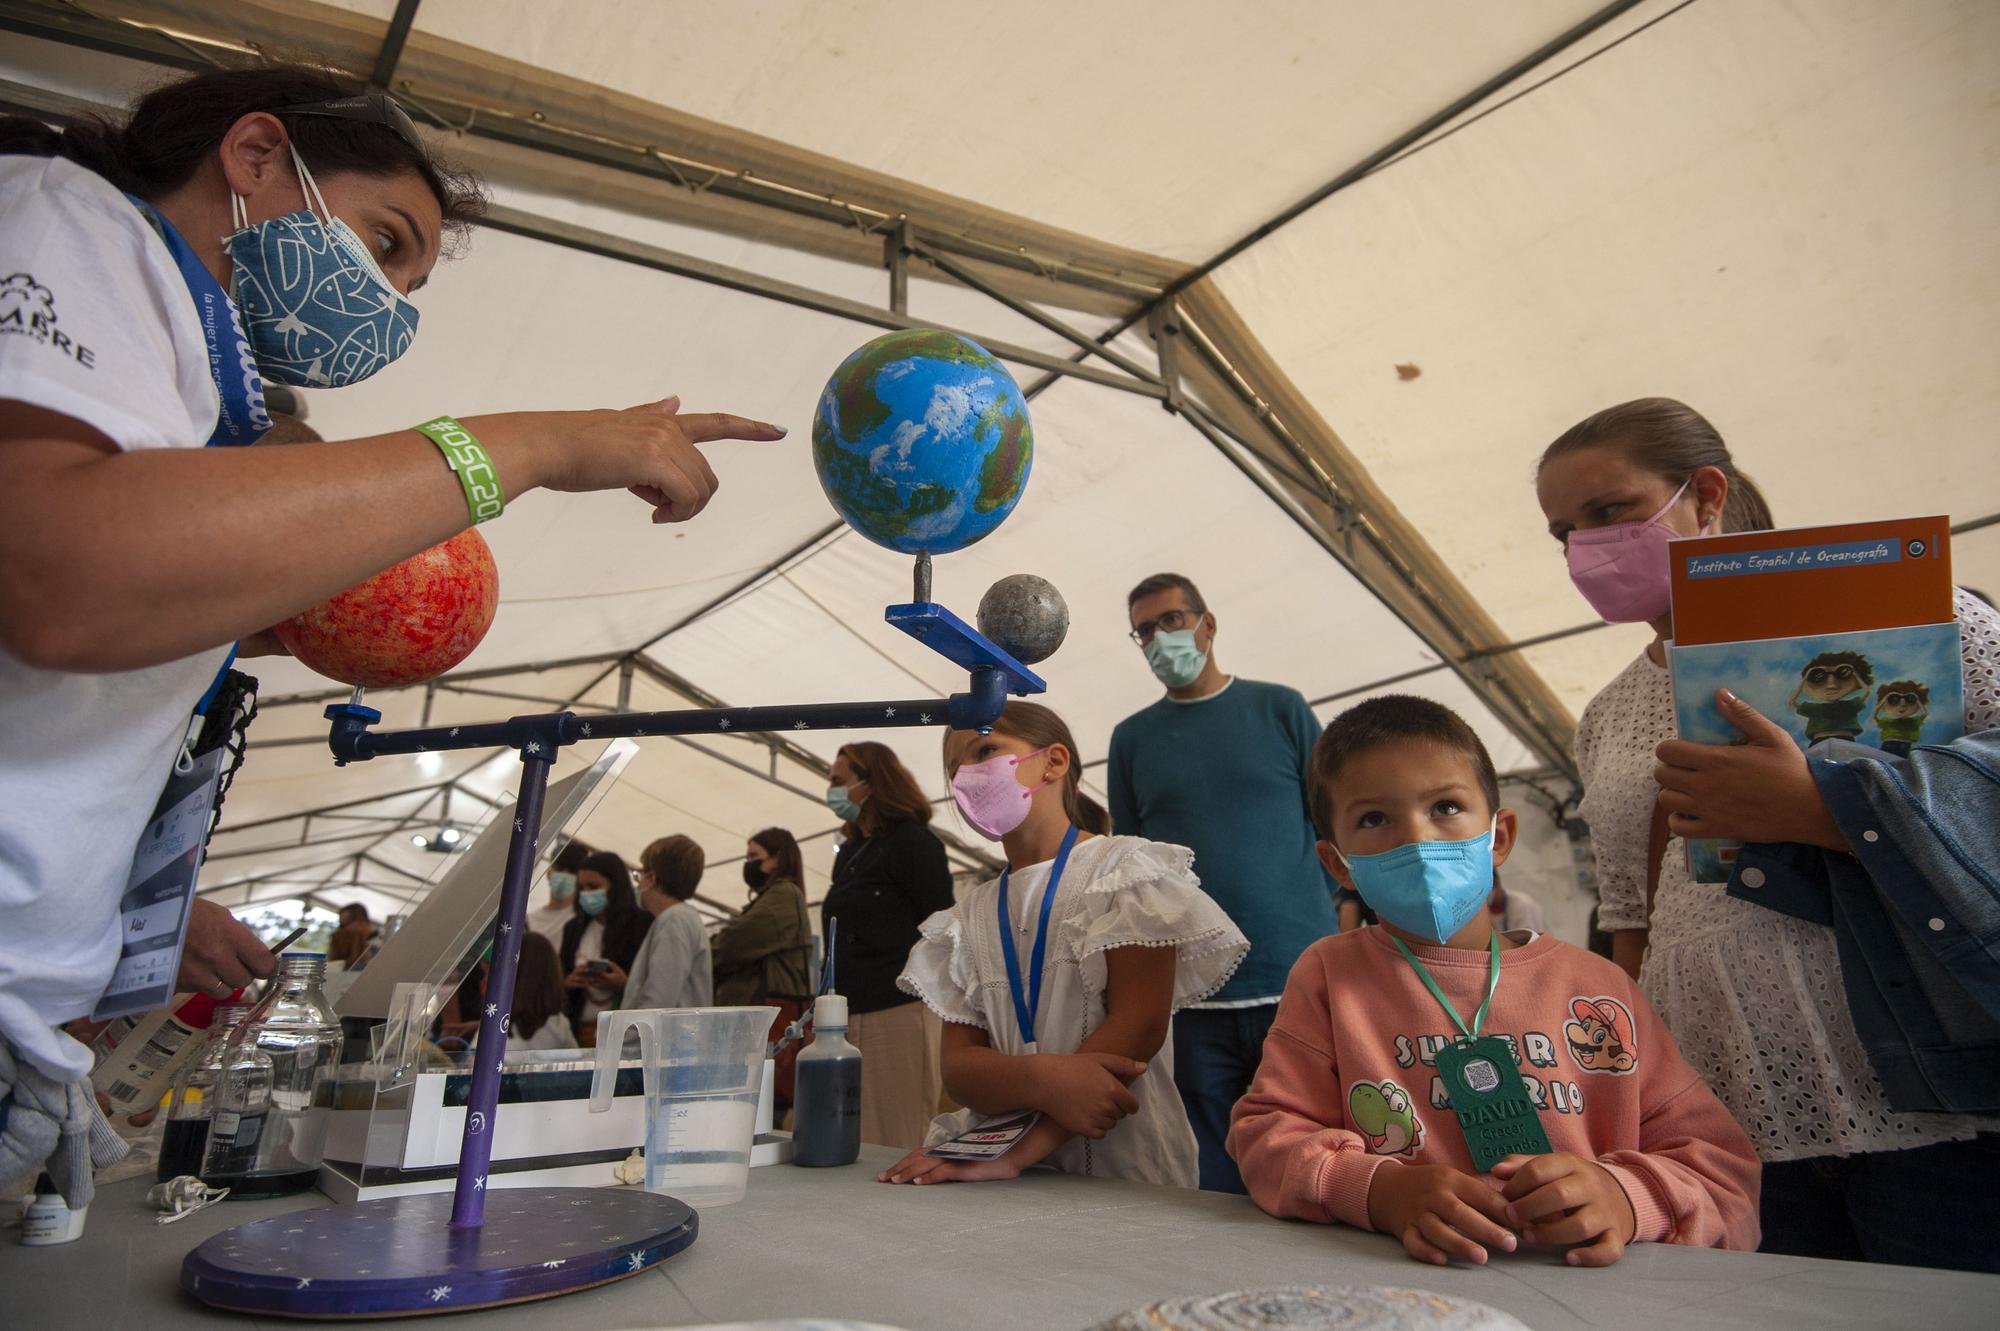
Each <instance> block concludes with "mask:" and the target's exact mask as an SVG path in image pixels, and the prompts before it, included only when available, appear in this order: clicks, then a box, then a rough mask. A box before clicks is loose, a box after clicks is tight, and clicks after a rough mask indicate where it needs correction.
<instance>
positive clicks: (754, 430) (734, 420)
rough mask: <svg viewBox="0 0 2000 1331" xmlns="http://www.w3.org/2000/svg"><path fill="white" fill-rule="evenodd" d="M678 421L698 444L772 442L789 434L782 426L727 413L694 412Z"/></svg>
mask: <svg viewBox="0 0 2000 1331" xmlns="http://www.w3.org/2000/svg"><path fill="white" fill-rule="evenodd" d="M675 419H677V420H678V421H679V422H680V425H681V429H683V430H685V431H686V432H687V437H688V438H690V439H692V440H694V441H695V442H696V443H698V444H705V443H708V442H710V441H712V440H716V439H749V440H755V441H759V442H765V443H768V442H771V441H774V440H778V439H783V438H784V437H785V435H786V434H787V433H788V431H786V429H785V427H784V426H782V425H772V424H770V423H769V422H767V421H753V420H751V419H750V418H749V417H747V416H731V415H729V414H727V413H726V412H718V411H694V412H682V413H681V414H680V415H679V416H677V417H676V418H675Z"/></svg>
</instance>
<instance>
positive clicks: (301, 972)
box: [202, 952, 341, 1197]
mask: <svg viewBox="0 0 2000 1331" xmlns="http://www.w3.org/2000/svg"><path fill="white" fill-rule="evenodd" d="M325 979H326V955H325V954H324V953H321V952H289V953H286V954H285V956H284V957H282V958H281V959H280V960H279V962H278V973H277V975H276V976H274V977H273V978H272V981H271V988H270V991H269V992H268V993H266V994H265V996H264V998H263V999H262V1000H261V1001H260V1002H259V1003H258V1004H257V1006H256V1007H255V1008H254V1009H252V1011H251V1012H250V1015H249V1016H248V1017H246V1018H245V1019H244V1022H243V1027H242V1031H241V1033H240V1034H239V1035H238V1036H236V1037H235V1038H234V1039H232V1041H231V1043H232V1044H237V1043H238V1042H239V1041H240V1045H239V1047H238V1052H237V1053H236V1054H235V1055H227V1054H226V1055H225V1064H224V1068H223V1073H222V1079H221V1083H220V1091H219V1092H218V1096H217V1104H216V1112H215V1119H214V1125H213V1127H212V1128H211V1129H210V1133H209V1149H208V1152H207V1156H206V1161H207V1162H208V1163H209V1164H211V1165H214V1164H221V1165H224V1166H225V1167H226V1169H225V1172H231V1173H233V1174H234V1179H233V1181H230V1180H225V1179H224V1178H222V1177H219V1176H218V1177H216V1178H210V1177H209V1172H210V1171H209V1169H207V1168H204V1169H203V1171H202V1178H203V1181H204V1182H207V1183H209V1184H210V1185H211V1186H215V1187H228V1188H230V1189H232V1191H231V1194H230V1195H231V1196H232V1197H275V1196H279V1195H281V1194H284V1193H288V1192H298V1191H300V1190H302V1189H305V1188H309V1187H311V1186H312V1185H313V1182H314V1180H316V1179H317V1178H318V1177H319V1162H320V1157H321V1155H322V1154H323V1153H324V1152H325V1149H326V1132H327V1126H328V1123H329V1121H330V1119H331V1116H332V1114H333V1090H334V1085H333V1078H334V1072H335V1070H336V1068H337V1066H338V1064H339V1062H340V1043H341V1032H340V1018H339V1017H337V1016H335V1015H334V1011H333V1006H332V1005H331V1004H330V1003H328V1002H327V1001H326V994H325V993H324V992H323V991H322V990H321V988H320V986H321V984H322V983H323V982H324V981H325ZM244 1051H253V1052H254V1054H256V1055H259V1056H261V1059H262V1062H260V1061H259V1060H258V1058H254V1057H247V1056H245V1054H244ZM266 1065H268V1072H267V1071H265V1067H266ZM260 1087H261V1093H260ZM259 1112H262V1113H263V1114H264V1116H265V1121H264V1122H262V1123H261V1125H259V1126H257V1127H256V1128H255V1130H254V1140H253V1134H252V1133H251V1126H250V1125H251V1120H252V1119H253V1118H254V1117H255V1116H256V1115H257V1114H258V1113H259ZM228 1116H233V1121H232V1122H231V1124H230V1127H231V1133H230V1139H229V1145H228V1147H227V1148H226V1149H223V1150H221V1151H218V1143H219V1142H220V1141H221V1139H222V1138H223V1135H224V1120H225V1117H228ZM252 1151H254V1158H252V1157H251V1156H250V1155H249V1154H247V1153H249V1152H252Z"/></svg>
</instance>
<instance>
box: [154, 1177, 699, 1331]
mask: <svg viewBox="0 0 2000 1331" xmlns="http://www.w3.org/2000/svg"><path fill="white" fill-rule="evenodd" d="M450 1206H451V1198H450V1197H448V1196H446V1195H445V1194H443V1193H429V1194H426V1195H424V1196H421V1197H389V1198H385V1199H383V1200H381V1201H373V1202H362V1203H360V1204H358V1205H355V1206H330V1207H326V1208H323V1209H321V1210H317V1211H297V1212H293V1213H292V1214H290V1215H281V1216H273V1217H272V1218H271V1219H269V1220H259V1221H256V1222H254V1223H252V1224H248V1225H241V1226H238V1227H237V1228H235V1229H232V1230H229V1231H227V1232H225V1233H222V1234H218V1235H216V1236H215V1237H214V1238H212V1239H210V1240H209V1241H208V1242H206V1243H204V1244H202V1245H201V1246H200V1247H199V1248H196V1249H195V1250H194V1251H193V1252H191V1253H189V1254H188V1255H187V1259H186V1260H185V1261H184V1262H182V1263H181V1288H182V1289H184V1290H186V1291H187V1292H188V1293H189V1294H192V1295H193V1296H194V1297H195V1298H197V1299H200V1300H201V1301H202V1302H203V1303H206V1304H208V1305H210V1306H211V1307H215V1308H223V1309H227V1310H229V1311H232V1312H246V1313H265V1314H268V1315H271V1316H277V1317H310V1318H323V1317H391V1316H408V1315H411V1314H417V1313H436V1312H457V1311H460V1310H462V1309H466V1308H481V1307H488V1306H491V1305H493V1304H498V1303H519V1302H522V1301H524V1300H528V1299H546V1298H552V1297H554V1296H556V1295H558V1294H569V1293H573V1292H574V1291H576V1290H580V1289H588V1288H589V1287H591V1286H592V1285H602V1284H604V1283H605V1282H607V1281H611V1280H622V1279H624V1278H625V1277H627V1276H633V1275H637V1274H639V1273H640V1272H641V1271H644V1270H647V1269H649V1268H651V1267H653V1266H656V1265H658V1264H659V1263H660V1262H663V1261H665V1260H666V1259H667V1258H669V1257H671V1256H673V1255H674V1254H675V1253H677V1252H679V1251H680V1250H681V1249H683V1248H685V1247H687V1246H688V1245H689V1244H691V1243H693V1242H694V1238H695V1231H696V1228H697V1225H698V1221H697V1220H696V1218H695V1213H694V1212H693V1211H692V1210H691V1209H689V1208H688V1207H687V1206H686V1205H685V1204H683V1203H681V1202H677V1201H675V1200H674V1199H673V1198H671V1197H662V1196H660V1195H659V1194H657V1193H651V1192H646V1191H644V1190H643V1189H638V1188H499V1189H495V1190H494V1191H493V1192H492V1193H491V1194H490V1195H488V1197H487V1198H486V1214H485V1220H484V1223H483V1224H481V1225H480V1226H479V1227H477V1228H473V1229H468V1228H463V1227H457V1226H453V1225H452V1224H451V1223H450Z"/></svg>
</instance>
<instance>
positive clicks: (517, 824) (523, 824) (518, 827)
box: [514, 818, 528, 832]
mask: <svg viewBox="0 0 2000 1331" xmlns="http://www.w3.org/2000/svg"><path fill="white" fill-rule="evenodd" d="M514 830H515V831H516V832H525V831H527V830H528V820H527V819H525V818H516V819H515V820H514Z"/></svg>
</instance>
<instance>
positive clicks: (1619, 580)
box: [1564, 477, 1707, 624]
mask: <svg viewBox="0 0 2000 1331" xmlns="http://www.w3.org/2000/svg"><path fill="white" fill-rule="evenodd" d="M1693 483H1694V481H1693V478H1691V477H1690V478H1689V479H1688V480H1687V481H1684V482H1683V483H1682V484H1681V488H1680V489H1678V490H1676V491H1674V497H1673V498H1672V499H1669V500H1668V501H1667V502H1666V503H1665V504H1664V505H1662V506H1661V508H1660V511H1659V512H1657V513H1655V514H1654V515H1653V516H1652V517H1650V518H1647V519H1646V520H1645V521H1644V522H1619V523H1614V524H1613V525H1611V526H1609V527H1595V528H1592V529H1591V530H1589V531H1582V530H1578V531H1573V532H1571V533H1570V534H1569V539H1568V540H1567V542H1566V543H1565V544H1566V549H1565V550H1564V554H1565V555H1566V556H1567V557H1568V559H1569V580H1570V581H1571V582H1573V583H1575V584H1576V589H1577V590H1578V591H1580V592H1582V593H1583V599H1584V600H1586V601H1588V602H1590V608H1591V609H1592V610H1595V611H1596V612H1597V613H1598V615H1599V616H1600V617H1602V618H1603V620H1604V621H1605V622H1606V623H1607V624H1638V623H1645V622H1650V621H1652V620H1655V619H1660V618H1662V617H1664V616H1665V615H1667V614H1668V613H1669V612H1670V611H1672V609H1673V606H1674V598H1673V577H1672V574H1671V572H1670V569H1669V565H1668V563H1667V542H1669V541H1677V540H1679V539H1681V534H1680V533H1679V532H1677V531H1675V530H1674V529H1673V528H1672V527H1669V526H1667V525H1666V524H1665V523H1663V522H1661V521H1660V519H1661V518H1663V517H1665V516H1666V515H1667V510H1668V509H1671V508H1672V507H1673V506H1674V505H1675V504H1678V503H1679V502H1680V500H1681V496H1682V495H1684V494H1686V493H1687V488H1688V486H1689V485H1692V484H1693ZM1706 531H1707V529H1706V528H1703V530H1702V532H1701V533H1698V534H1706Z"/></svg>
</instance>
